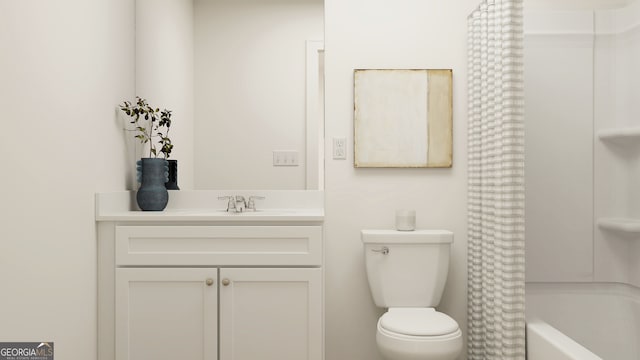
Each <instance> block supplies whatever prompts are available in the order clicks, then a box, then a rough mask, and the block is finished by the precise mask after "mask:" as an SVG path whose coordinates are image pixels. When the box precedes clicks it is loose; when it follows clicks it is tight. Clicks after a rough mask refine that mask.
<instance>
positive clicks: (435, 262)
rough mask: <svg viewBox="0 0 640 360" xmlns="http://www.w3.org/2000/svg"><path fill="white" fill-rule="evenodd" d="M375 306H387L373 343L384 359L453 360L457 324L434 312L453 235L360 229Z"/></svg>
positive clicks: (458, 350) (459, 344) (458, 333)
mask: <svg viewBox="0 0 640 360" xmlns="http://www.w3.org/2000/svg"><path fill="white" fill-rule="evenodd" d="M361 234H362V242H363V243H364V253H365V264H366V267H367V279H368V281H369V288H370V290H371V295H372V298H373V301H374V303H375V304H376V305H377V306H379V307H381V308H386V309H387V312H386V313H384V314H383V315H382V316H381V317H380V319H379V320H378V326H377V330H376V342H377V345H378V350H379V352H380V354H381V355H382V356H383V357H384V358H385V359H386V360H455V359H456V358H457V357H458V356H459V355H460V353H461V352H462V332H461V331H460V327H459V326H458V323H457V322H456V321H455V320H454V319H452V318H451V317H449V316H448V315H446V314H443V313H441V312H438V311H436V309H435V307H436V306H438V304H439V302H440V298H441V297H442V292H443V290H444V287H445V284H446V281H447V273H448V270H449V251H450V247H451V243H452V242H453V233H452V232H450V231H447V230H416V231H394V230H362V232H361Z"/></svg>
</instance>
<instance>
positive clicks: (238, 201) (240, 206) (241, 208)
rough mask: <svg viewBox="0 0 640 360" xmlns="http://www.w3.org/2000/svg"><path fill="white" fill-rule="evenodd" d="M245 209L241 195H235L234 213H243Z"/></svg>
mask: <svg viewBox="0 0 640 360" xmlns="http://www.w3.org/2000/svg"><path fill="white" fill-rule="evenodd" d="M246 207H247V201H246V200H245V199H244V196H242V195H236V212H243V211H244V209H245V208H246Z"/></svg>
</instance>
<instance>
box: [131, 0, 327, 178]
mask: <svg viewBox="0 0 640 360" xmlns="http://www.w3.org/2000/svg"><path fill="white" fill-rule="evenodd" d="M323 36H324V4H323V1H322V0H137V1H136V93H137V94H138V95H140V96H143V97H144V96H146V97H147V98H153V99H154V103H158V104H165V103H168V104H170V105H167V106H166V107H167V108H171V109H172V110H174V116H176V117H177V115H178V113H180V114H181V115H183V116H185V117H187V118H190V119H193V121H192V124H193V125H192V129H190V132H191V134H173V135H174V136H178V137H180V139H176V140H173V137H172V140H173V142H174V144H175V146H176V147H175V150H174V152H175V153H176V154H177V153H178V152H179V150H180V147H181V146H182V142H185V141H186V142H189V143H190V144H193V155H191V154H186V155H184V156H182V155H180V156H178V155H176V158H177V159H180V160H179V161H180V163H181V165H180V166H181V167H182V166H183V165H182V163H183V157H184V158H192V159H193V160H192V164H191V166H192V168H193V174H194V175H193V184H194V188H195V189H256V190H260V189H271V190H281V189H282V190H303V189H311V190H317V189H322V188H323V177H324V173H323V169H324V148H323V144H324V139H323V133H324V130H323V129H324V112H323V109H324V81H323V79H324V62H323V54H324V53H323ZM157 74H163V75H162V76H158V75H157ZM156 99H158V100H156ZM161 106H164V105H161ZM172 131H173V130H172ZM186 132H188V131H186ZM186 132H185V133H186ZM185 166H188V164H187V165H185Z"/></svg>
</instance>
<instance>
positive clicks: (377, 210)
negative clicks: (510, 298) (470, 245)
mask: <svg viewBox="0 0 640 360" xmlns="http://www.w3.org/2000/svg"><path fill="white" fill-rule="evenodd" d="M476 4H477V1H473V0H465V1H435V0H433V1H425V0H402V1H370V0H351V1H342V0H325V49H326V52H325V66H326V74H325V81H326V92H325V94H326V95H325V96H326V108H325V110H326V117H325V121H326V129H325V134H326V139H325V140H326V141H325V145H326V147H327V152H326V153H325V155H326V221H325V225H326V233H325V239H326V268H325V269H326V294H325V298H326V299H325V301H326V317H325V319H326V358H327V360H341V359H349V360H374V359H380V356H379V355H378V351H377V349H376V344H375V329H376V321H377V319H378V317H379V316H380V314H381V309H377V308H376V307H375V306H374V304H373V301H372V300H371V296H370V293H369V288H368V284H367V279H366V274H365V269H364V263H363V253H362V244H361V241H360V230H361V229H366V228H387V229H388V228H393V226H394V213H395V210H396V209H401V208H410V209H415V210H416V213H417V227H418V228H423V229H426V228H431V229H448V230H451V231H453V232H454V236H455V240H454V244H453V251H452V262H451V268H450V273H449V280H448V283H447V287H446V290H445V296H444V298H443V299H442V302H441V304H440V309H441V310H443V311H445V312H447V313H448V314H450V315H451V316H453V317H454V318H455V319H456V320H457V321H458V323H459V324H460V326H461V327H462V329H463V331H464V332H465V333H466V311H467V310H466V304H467V300H466V289H467V282H466V281H467V280H466V279H467V275H466V271H467V266H466V260H467V259H466V256H467V227H466V222H467V220H466V219H467V214H466V206H467V202H466V200H467V196H466V194H467V188H466V186H467V168H466V165H467V153H466V147H467V139H466V134H467V131H466V127H467V111H466V109H467V101H466V98H467V93H466V81H467V71H466V69H467V67H466V56H467V50H466V42H467V40H466V34H467V15H468V14H469V13H470V12H471V11H472V10H473V9H474V7H475V5H476ZM357 68H373V69H375V68H380V69H385V68H391V69H393V68H400V69H413V68H416V69H423V68H431V69H438V68H451V69H453V104H454V109H453V136H454V138H453V144H454V145H453V167H452V168H451V169H354V168H353V144H352V143H351V139H353V70H354V69H357ZM333 137H346V138H347V139H349V141H348V149H347V154H348V155H349V156H348V158H347V160H332V159H331V144H332V138H333ZM463 353H464V352H463ZM461 358H464V355H462V357H461Z"/></svg>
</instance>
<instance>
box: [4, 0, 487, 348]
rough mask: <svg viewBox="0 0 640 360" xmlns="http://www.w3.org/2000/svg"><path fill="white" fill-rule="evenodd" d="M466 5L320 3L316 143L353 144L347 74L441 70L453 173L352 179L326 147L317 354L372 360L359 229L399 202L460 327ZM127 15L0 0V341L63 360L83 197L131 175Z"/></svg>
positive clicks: (88, 282)
mask: <svg viewBox="0 0 640 360" xmlns="http://www.w3.org/2000/svg"><path fill="white" fill-rule="evenodd" d="M476 2H477V1H475V0H464V1H436V0H429V1H426V0H401V1H381V0H377V1H370V0H351V1H342V0H327V1H326V2H325V23H326V24H325V34H326V35H325V48H326V63H325V64H326V145H330V144H331V140H332V138H333V137H346V138H347V139H352V138H353V132H352V129H353V122H352V121H353V98H352V94H353V69H355V68H451V69H453V86H454V95H453V96H454V98H453V100H454V120H453V122H454V125H453V126H454V129H453V132H454V157H453V167H452V168H451V169H354V168H353V157H352V155H351V154H352V144H350V143H348V144H349V148H348V151H347V153H348V154H349V157H348V159H347V160H332V159H331V158H330V155H331V154H330V146H327V154H326V156H327V160H326V214H327V216H326V298H325V303H326V358H327V360H342V359H349V360H373V359H379V355H378V353H377V349H376V346H375V323H376V321H377V318H378V316H379V315H380V313H381V310H380V309H377V308H375V306H374V305H373V302H372V300H371V298H370V294H369V289H368V284H367V280H366V277H365V272H364V264H363V257H362V246H361V242H360V237H359V231H360V229H363V228H392V227H393V221H394V220H393V219H394V212H395V210H396V209H399V208H412V209H415V210H416V211H417V226H418V227H419V228H442V229H449V230H452V231H453V232H454V234H455V243H454V245H453V251H452V262H451V271H450V274H449V282H448V285H447V289H446V293H445V296H444V298H443V300H442V303H441V306H440V309H441V310H443V311H445V312H447V313H449V314H451V315H452V316H453V317H454V318H455V319H456V320H457V321H458V322H459V323H460V325H461V327H462V328H463V330H465V331H466V245H467V243H466V155H467V154H466V78H467V75H466V29H467V25H466V17H467V15H468V14H469V13H470V12H471V10H472V9H473V7H474V6H475V4H476ZM133 10H134V4H133V1H132V0H94V1H91V2H87V1H83V0H60V1H55V2H46V1H39V2H33V1H28V2H20V1H13V0H0V44H1V45H2V49H3V56H2V57H0V78H2V82H0V95H1V96H0V105H1V107H2V109H3V115H2V119H3V123H2V124H3V132H2V134H3V135H2V141H1V142H0V150H2V151H3V153H4V154H5V166H6V171H3V173H2V182H1V183H0V185H1V186H0V189H1V190H0V191H2V205H0V206H1V208H0V209H1V211H2V213H1V214H0V215H2V220H1V222H2V223H1V225H2V227H1V229H2V230H0V231H1V234H2V239H1V241H2V247H1V250H2V251H0V284H1V285H2V287H3V291H2V294H3V296H2V297H1V298H0V318H2V326H0V339H2V340H34V341H39V340H53V341H55V343H56V355H57V356H58V357H60V358H64V359H83V360H84V359H92V358H94V357H95V350H96V343H95V334H96V332H95V331H96V330H95V329H96V320H95V316H96V315H95V310H96V308H95V303H96V283H95V281H96V280H95V268H96V260H95V258H96V253H95V251H96V250H95V230H94V221H93V216H94V213H93V193H94V192H96V191H110V190H120V189H124V188H127V186H128V185H127V179H129V180H130V179H131V176H132V174H131V168H132V166H131V164H130V154H129V153H128V152H127V150H125V149H126V148H127V147H126V146H125V145H124V140H123V134H122V131H121V126H122V124H121V123H119V122H118V121H119V120H118V117H117V116H116V108H115V104H118V103H119V102H121V101H122V100H123V99H125V98H133V96H134V95H135V94H134V86H135V85H134V81H133V77H134V63H135V60H134V43H133V39H134V32H133V31H134V30H133V29H134V23H133V21H134V20H133V19H134V13H133ZM5 49H7V50H6V51H5ZM187 126H188V124H187ZM196 131H197V129H196ZM36 165H37V166H36Z"/></svg>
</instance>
